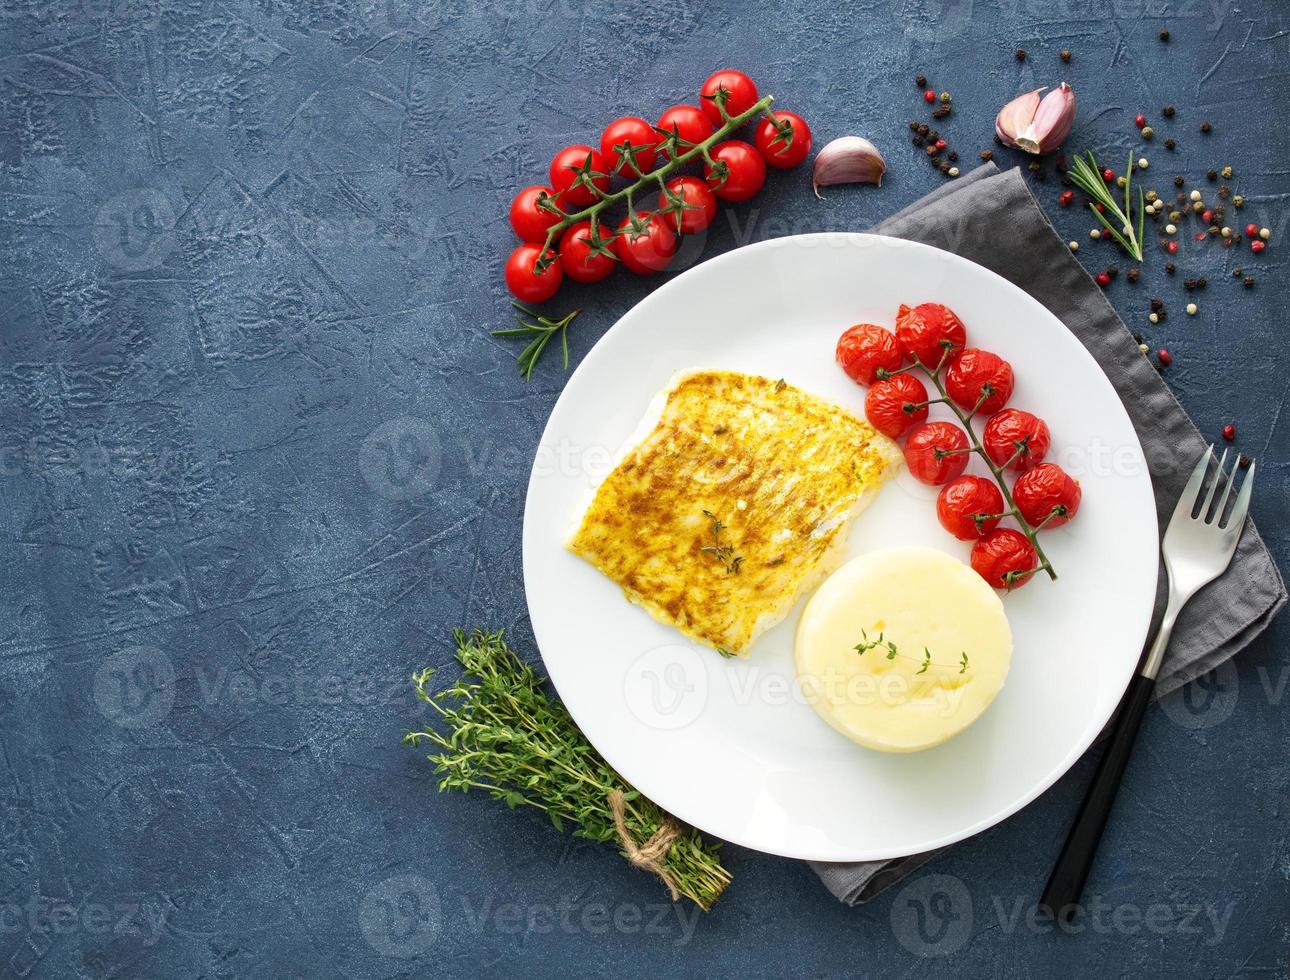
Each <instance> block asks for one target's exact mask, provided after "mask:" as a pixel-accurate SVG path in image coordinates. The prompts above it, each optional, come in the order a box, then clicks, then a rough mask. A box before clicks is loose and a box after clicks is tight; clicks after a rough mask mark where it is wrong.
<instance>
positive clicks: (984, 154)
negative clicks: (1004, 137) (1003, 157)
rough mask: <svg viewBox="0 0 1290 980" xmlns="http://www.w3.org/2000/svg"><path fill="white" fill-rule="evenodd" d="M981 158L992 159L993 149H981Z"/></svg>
mask: <svg viewBox="0 0 1290 980" xmlns="http://www.w3.org/2000/svg"><path fill="white" fill-rule="evenodd" d="M981 159H982V160H993V159H994V150H982V151H981Z"/></svg>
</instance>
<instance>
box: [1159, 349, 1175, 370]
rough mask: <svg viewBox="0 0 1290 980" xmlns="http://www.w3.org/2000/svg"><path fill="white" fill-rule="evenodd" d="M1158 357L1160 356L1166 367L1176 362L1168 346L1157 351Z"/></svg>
mask: <svg viewBox="0 0 1290 980" xmlns="http://www.w3.org/2000/svg"><path fill="white" fill-rule="evenodd" d="M1156 357H1158V358H1160V363H1161V364H1163V365H1164V366H1165V367H1168V366H1169V365H1170V364H1172V363H1173V362H1174V356H1173V355H1172V354H1170V353H1169V351H1168V349H1167V348H1164V347H1161V348H1160V350H1158V351H1156Z"/></svg>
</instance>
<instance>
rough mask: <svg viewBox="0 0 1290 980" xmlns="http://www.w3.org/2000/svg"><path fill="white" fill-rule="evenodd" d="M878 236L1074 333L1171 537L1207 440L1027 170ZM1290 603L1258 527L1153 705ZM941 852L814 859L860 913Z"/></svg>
mask: <svg viewBox="0 0 1290 980" xmlns="http://www.w3.org/2000/svg"><path fill="white" fill-rule="evenodd" d="M874 231H875V232H878V233H879V234H883V235H892V236H894V237H897V238H907V239H910V240H911V241H917V242H925V243H926V244H928V245H934V246H936V247H937V248H942V249H945V250H946V251H949V252H954V253H955V254H957V255H961V256H963V257H964V258H967V259H971V260H972V261H973V262H976V263H977V264H978V265H983V266H985V267H986V268H987V269H990V270H991V271H993V272H996V273H998V274H999V275H1001V276H1003V277H1004V278H1005V279H1007V280H1009V281H1010V282H1013V283H1015V284H1016V285H1017V286H1020V287H1021V288H1022V289H1024V290H1025V291H1026V292H1028V293H1029V294H1030V295H1031V296H1033V297H1034V298H1035V299H1037V300H1039V302H1041V303H1043V304H1044V306H1046V307H1047V308H1048V309H1049V310H1050V311H1052V313H1053V314H1054V315H1055V316H1056V317H1057V319H1059V320H1061V321H1062V322H1063V323H1064V324H1066V326H1067V327H1068V328H1069V329H1070V331H1071V332H1072V333H1073V334H1075V336H1076V337H1078V338H1079V339H1080V341H1081V342H1082V343H1083V344H1084V346H1085V347H1087V348H1088V349H1089V351H1090V352H1091V353H1092V355H1093V356H1094V357H1095V358H1097V361H1098V363H1099V364H1101V365H1102V370H1103V371H1105V372H1106V376H1107V377H1108V378H1110V379H1111V383H1112V384H1113V385H1114V386H1115V389H1116V391H1118V392H1119V394H1120V397H1121V399H1122V400H1123V401H1124V405H1125V408H1127V409H1128V412H1129V417H1130V418H1131V419H1132V420H1133V425H1134V428H1135V429H1137V432H1138V439H1139V440H1140V441H1141V442H1142V449H1143V453H1144V455H1145V456H1146V460H1147V465H1148V468H1149V469H1150V471H1151V478H1152V483H1153V484H1154V486H1155V491H1156V509H1157V511H1158V512H1159V515H1160V530H1161V533H1163V532H1164V529H1165V526H1166V525H1167V524H1168V522H1169V518H1170V516H1171V515H1172V514H1173V509H1174V505H1175V504H1176V503H1177V502H1178V497H1179V495H1180V494H1181V493H1182V488H1183V485H1184V484H1185V483H1186V482H1187V477H1188V476H1189V475H1190V473H1191V469H1192V467H1193V466H1194V465H1195V462H1196V460H1198V459H1200V456H1201V453H1203V452H1204V450H1205V446H1206V444H1207V440H1206V439H1204V438H1202V437H1201V434H1200V433H1199V432H1198V431H1197V430H1196V426H1195V425H1193V424H1192V421H1191V419H1190V418H1188V417H1187V413H1186V412H1184V411H1183V408H1182V406H1181V405H1179V404H1178V401H1177V399H1175V398H1174V396H1173V393H1172V392H1171V391H1170V390H1169V387H1168V386H1167V385H1166V384H1165V383H1164V381H1163V380H1162V379H1161V378H1160V375H1159V372H1157V370H1156V369H1155V367H1153V366H1152V364H1151V362H1150V361H1149V360H1148V359H1147V358H1145V357H1143V356H1142V354H1141V352H1140V351H1139V350H1138V345H1137V343H1136V341H1134V339H1133V336H1132V335H1131V334H1130V333H1129V330H1128V328H1127V327H1125V325H1124V323H1123V322H1122V321H1121V320H1120V318H1119V316H1118V315H1116V312H1115V310H1114V309H1112V307H1111V304H1110V303H1109V302H1107V299H1106V296H1105V295H1104V294H1103V292H1102V290H1101V289H1100V288H1099V287H1098V286H1097V284H1096V283H1094V282H1093V280H1092V279H1091V278H1089V276H1088V273H1086V272H1085V271H1084V269H1083V267H1082V266H1081V265H1080V264H1079V263H1078V262H1077V261H1075V258H1074V256H1072V255H1071V253H1070V249H1069V248H1068V247H1067V245H1066V243H1065V242H1064V241H1063V240H1062V238H1061V236H1059V235H1058V234H1057V232H1056V231H1055V230H1054V229H1053V227H1052V225H1050V224H1049V223H1048V219H1047V218H1046V217H1045V215H1044V212H1043V210H1042V209H1041V208H1040V207H1039V203H1038V202H1037V201H1036V200H1035V198H1034V195H1032V194H1031V193H1030V188H1029V187H1027V185H1026V181H1025V180H1024V179H1023V177H1022V176H1021V172H1020V171H1019V170H1015V169H1014V170H1010V171H1008V172H1007V173H1000V172H999V171H998V169H997V168H996V167H995V166H994V165H993V164H987V165H986V166H983V167H979V168H977V169H976V170H974V171H972V172H971V173H970V174H967V175H965V176H964V177H962V178H960V179H959V180H956V181H954V182H953V183H949V184H946V185H945V186H944V187H941V188H939V189H938V190H937V191H935V192H934V193H932V194H929V195H928V196H927V197H924V198H923V199H922V200H920V201H917V202H916V203H914V204H913V205H911V206H910V207H908V208H906V209H905V210H903V211H901V212H899V213H898V214H896V215H894V216H892V217H891V218H888V219H887V220H886V221H884V222H883V223H882V224H880V225H878V227H877V228H875V229H874ZM1166 584H1167V580H1166V577H1165V573H1164V571H1163V569H1162V570H1161V573H1160V584H1159V589H1158V591H1157V594H1156V609H1155V614H1154V615H1155V619H1156V620H1157V621H1158V619H1159V616H1160V615H1161V613H1162V612H1163V609H1164V604H1165V594H1166ZM1285 601H1286V588H1285V584H1284V583H1283V582H1282V580H1281V573H1280V572H1279V571H1278V570H1277V566H1276V564H1275V563H1274V562H1273V560H1272V556H1271V555H1270V554H1269V553H1268V549H1267V546H1266V545H1264V543H1263V539H1262V538H1260V537H1259V532H1258V530H1257V529H1256V528H1255V527H1254V523H1253V521H1251V522H1250V524H1249V526H1248V527H1247V528H1246V529H1245V534H1244V535H1243V536H1242V538H1241V543H1240V545H1239V546H1238V547H1237V549H1236V556H1235V557H1234V558H1233V559H1232V565H1231V568H1229V569H1228V571H1227V572H1226V574H1225V575H1224V576H1223V577H1222V578H1220V579H1219V580H1218V581H1217V582H1215V583H1213V584H1212V585H1210V586H1207V587H1206V588H1205V589H1202V590H1201V592H1200V593H1199V594H1198V595H1197V596H1196V597H1195V598H1194V599H1192V600H1191V602H1189V603H1188V604H1187V606H1186V607H1185V608H1184V610H1183V612H1182V615H1181V616H1180V617H1179V619H1178V624H1177V626H1176V627H1175V628H1174V633H1173V638H1172V640H1171V641H1170V644H1169V653H1168V656H1167V657H1166V659H1165V662H1164V664H1163V666H1162V667H1161V671H1160V676H1159V679H1158V681H1157V684H1156V697H1162V696H1164V695H1166V694H1168V693H1170V692H1171V691H1174V690H1177V689H1178V688H1180V687H1182V686H1183V685H1184V684H1186V683H1187V682H1188V681H1191V680H1193V679H1194V678H1196V677H1199V676H1200V675H1201V674H1204V673H1205V672H1206V671H1209V670H1212V669H1213V668H1215V667H1217V666H1218V665H1219V664H1221V663H1223V662H1224V661H1226V660H1228V659H1229V658H1231V657H1232V656H1233V655H1235V654H1236V653H1237V652H1239V651H1240V650H1241V648H1243V647H1244V646H1245V645H1246V644H1247V643H1249V642H1250V641H1251V640H1253V639H1254V638H1255V637H1256V636H1258V635H1259V633H1261V632H1263V630H1264V629H1265V628H1266V627H1267V625H1268V623H1270V622H1271V621H1272V618H1273V617H1274V616H1275V615H1276V614H1277V612H1278V611H1279V610H1280V609H1281V607H1282V606H1283V605H1284V604H1285ZM1153 635H1154V634H1153ZM1073 816H1074V815H1073V814H1072V817H1073ZM939 853H940V851H931V852H928V853H925V854H915V855H911V856H909V857H903V858H895V859H893V860H890V861H865V862H861V863H857V864H826V863H822V862H812V863H811V867H812V868H813V869H814V870H815V873H816V874H818V875H819V876H820V878H821V880H823V882H824V884H825V886H826V887H827V888H828V889H829V891H831V892H832V893H833V894H834V895H835V896H836V897H837V898H838V899H839V900H841V901H843V902H845V903H846V904H848V905H855V904H857V903H859V902H865V901H868V900H869V899H871V898H873V897H874V896H875V895H877V894H878V893H879V892H881V891H882V890H883V889H884V888H886V887H888V886H889V885H891V884H893V883H895V882H897V881H899V880H900V879H901V878H903V877H905V876H906V875H908V874H910V873H911V872H912V871H914V870H916V869H917V868H919V867H920V866H921V865H923V864H925V863H926V862H927V861H929V860H931V859H932V858H933V857H935V856H936V855H937V854H939Z"/></svg>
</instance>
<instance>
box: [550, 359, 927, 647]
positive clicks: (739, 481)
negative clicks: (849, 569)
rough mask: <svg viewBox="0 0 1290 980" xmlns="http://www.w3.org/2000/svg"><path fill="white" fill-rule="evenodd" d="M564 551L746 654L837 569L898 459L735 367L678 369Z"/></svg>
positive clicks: (817, 408)
mask: <svg viewBox="0 0 1290 980" xmlns="http://www.w3.org/2000/svg"><path fill="white" fill-rule="evenodd" d="M629 447H630V448H628V449H627V450H626V452H625V454H624V455H623V456H622V458H621V459H620V460H619V462H618V464H617V465H616V466H615V467H614V469H613V470H612V472H610V474H609V475H608V476H607V477H606V478H605V480H604V482H603V483H601V484H600V486H599V488H598V489H597V490H596V492H595V496H594V497H593V498H592V501H591V504H590V505H589V506H588V508H587V510H586V512H585V513H584V514H583V515H582V519H581V520H580V521H579V523H578V525H577V527H576V528H575V529H574V531H573V533H572V535H571V536H570V538H569V540H568V542H567V545H568V548H569V550H570V551H572V552H573V553H574V554H577V555H581V556H582V557H583V558H585V559H586V560H587V561H589V562H591V564H592V565H594V566H596V568H598V569H600V571H601V572H603V573H604V574H605V575H607V576H608V577H609V578H610V579H612V580H613V581H614V582H615V583H617V584H618V585H619V586H620V587H621V588H622V590H623V592H624V593H625V594H626V596H627V598H628V599H629V600H631V601H632V602H634V603H636V604H637V605H639V606H642V607H643V608H644V609H646V610H647V611H648V612H649V613H650V614H651V615H653V616H654V617H655V618H656V619H658V620H660V621H661V622H664V623H667V624H668V625H670V626H675V627H676V628H677V629H678V630H680V631H681V632H682V633H684V634H685V635H686V636H689V637H691V638H693V639H695V640H698V641H700V642H702V643H706V644H708V645H709V646H712V647H715V648H717V649H718V650H720V651H721V652H723V653H727V654H738V655H740V656H746V655H747V653H748V651H749V649H750V648H751V647H752V645H753V642H754V641H755V640H756V639H757V637H758V636H760V635H761V634H762V633H764V632H765V631H766V630H768V629H770V628H771V627H772V626H774V625H775V624H776V623H778V622H779V621H780V620H782V619H783V618H784V617H785V616H786V615H787V614H788V612H789V610H790V609H791V608H792V607H793V603H794V602H796V601H797V598H798V596H799V595H800V594H801V593H802V592H803V590H806V589H809V588H812V587H813V586H815V585H816V584H818V582H819V581H820V580H821V579H822V578H823V577H824V576H825V575H826V574H828V572H830V571H832V570H833V568H834V567H836V566H837V565H838V564H839V563H840V561H841V558H842V556H843V553H844V551H845V547H844V546H845V543H846V535H847V530H848V526H849V524H850V522H851V520H852V518H854V517H855V516H856V515H857V514H858V513H859V512H860V511H861V510H862V509H863V508H864V507H865V505H866V504H868V503H869V501H870V500H872V499H873V497H874V495H875V494H876V493H877V491H878V489H879V488H880V487H881V486H882V484H883V482H884V481H885V480H886V479H887V478H888V477H889V476H891V475H892V473H894V472H895V470H896V467H897V466H899V464H900V461H901V458H902V457H901V453H900V450H899V448H898V447H897V446H896V445H895V443H893V442H892V441H891V440H889V439H888V438H887V437H886V436H883V435H881V434H880V433H878V432H876V431H875V430H874V429H873V428H871V427H870V426H869V424H868V423H867V422H865V421H863V420H862V419H859V418H857V417H856V416H855V415H853V414H851V413H850V412H848V411H847V410H846V409H844V408H842V407H840V406H838V405H835V404H834V403H832V402H829V401H826V400H824V399H822V398H818V397H816V396H814V395H810V394H808V393H806V392H804V391H802V390H801V389H799V388H795V387H793V386H792V385H789V384H785V383H784V382H783V381H774V380H771V379H769V378H762V377H758V376H756V375H749V374H740V373H737V372H733V371H703V370H700V371H687V372H682V373H680V374H678V375H676V376H675V377H674V378H673V379H672V382H671V383H670V384H669V386H668V387H667V388H666V389H664V391H662V392H661V393H660V394H659V395H658V396H657V398H656V399H655V401H654V403H653V404H652V405H651V406H650V410H649V412H648V413H647V414H646V417H645V420H644V421H643V422H642V423H641V426H640V428H639V429H638V430H637V435H636V437H634V438H633V440H632V441H631V442H629Z"/></svg>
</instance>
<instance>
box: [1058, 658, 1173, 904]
mask: <svg viewBox="0 0 1290 980" xmlns="http://www.w3.org/2000/svg"><path fill="white" fill-rule="evenodd" d="M1155 688H1156V681H1155V678H1154V677H1145V676H1143V675H1142V674H1135V675H1134V677H1133V680H1132V681H1131V682H1130V683H1129V689H1128V690H1127V691H1126V692H1125V695H1124V698H1123V700H1122V701H1121V702H1120V712H1119V714H1118V715H1117V716H1116V719H1115V727H1114V728H1113V729H1112V730H1111V735H1110V737H1109V738H1108V739H1107V743H1106V749H1105V750H1104V751H1103V753H1102V761H1101V762H1099V763H1098V766H1097V773H1096V774H1095V775H1094V776H1093V782H1092V784H1091V785H1090V786H1089V788H1088V793H1087V794H1086V795H1085V796H1084V802H1083V804H1082V805H1081V806H1080V808H1079V813H1078V814H1077V815H1076V817H1075V823H1074V825H1072V827H1071V831H1070V834H1069V835H1068V836H1067V837H1066V843H1065V844H1064V845H1063V846H1062V853H1061V857H1059V858H1058V859H1057V864H1056V865H1055V866H1054V867H1053V873H1052V875H1051V876H1050V877H1049V879H1048V885H1047V886H1046V887H1045V888H1044V894H1043V897H1042V898H1040V900H1039V907H1040V908H1041V909H1044V910H1045V911H1047V912H1048V914H1049V915H1053V916H1056V917H1057V919H1058V920H1059V921H1061V922H1070V921H1071V919H1073V918H1074V917H1075V914H1076V913H1077V912H1078V911H1079V900H1080V896H1081V895H1082V894H1083V892H1084V882H1085V881H1086V880H1087V879H1088V872H1089V868H1090V867H1092V865H1093V855H1094V854H1096V853H1097V845H1098V842H1099V841H1101V839H1102V831H1104V830H1105V829H1106V820H1107V817H1108V816H1110V814H1111V806H1112V804H1113V803H1115V794H1116V792H1117V791H1118V790H1119V788H1120V777H1122V776H1123V775H1124V768H1125V766H1126V765H1128V762H1129V756H1130V755H1131V754H1132V752H1133V743H1134V741H1135V740H1136V739H1137V737H1138V729H1139V728H1141V727H1142V716H1143V715H1144V714H1146V711H1147V705H1148V704H1150V702H1151V692H1152V691H1154V690H1155Z"/></svg>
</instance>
